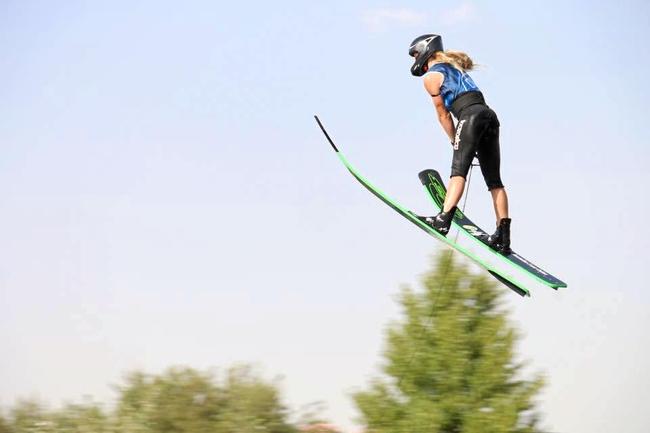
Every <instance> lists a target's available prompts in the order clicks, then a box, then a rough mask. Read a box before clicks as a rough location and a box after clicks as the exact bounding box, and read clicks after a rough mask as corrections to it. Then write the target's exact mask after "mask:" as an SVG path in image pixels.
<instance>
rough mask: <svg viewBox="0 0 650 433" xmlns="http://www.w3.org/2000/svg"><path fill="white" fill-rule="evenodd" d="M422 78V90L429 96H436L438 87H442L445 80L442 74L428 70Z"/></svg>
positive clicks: (438, 91)
mask: <svg viewBox="0 0 650 433" xmlns="http://www.w3.org/2000/svg"><path fill="white" fill-rule="evenodd" d="M422 78H423V82H424V88H425V89H426V90H427V92H428V93H429V94H430V95H431V96H434V95H438V94H439V93H440V86H442V83H443V81H444V80H445V75H444V74H443V73H442V72H440V71H434V70H431V69H429V71H428V72H427V73H426V74H425V75H424V77H422Z"/></svg>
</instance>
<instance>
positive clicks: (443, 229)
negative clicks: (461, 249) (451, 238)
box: [426, 206, 456, 236]
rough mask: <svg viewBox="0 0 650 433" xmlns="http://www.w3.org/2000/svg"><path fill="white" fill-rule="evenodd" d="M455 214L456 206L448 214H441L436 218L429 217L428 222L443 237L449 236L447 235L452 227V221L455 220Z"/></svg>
mask: <svg viewBox="0 0 650 433" xmlns="http://www.w3.org/2000/svg"><path fill="white" fill-rule="evenodd" d="M455 212H456V206H454V207H452V208H451V209H449V211H448V212H440V213H439V214H438V215H436V216H434V217H427V218H426V222H427V224H429V225H430V226H431V227H433V228H434V229H436V231H437V232H438V233H440V234H441V235H443V236H447V233H449V227H451V220H452V219H453V218H454V213H455Z"/></svg>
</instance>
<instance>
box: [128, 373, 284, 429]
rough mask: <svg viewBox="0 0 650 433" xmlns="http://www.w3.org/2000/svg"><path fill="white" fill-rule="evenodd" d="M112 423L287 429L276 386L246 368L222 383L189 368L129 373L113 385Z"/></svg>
mask: <svg viewBox="0 0 650 433" xmlns="http://www.w3.org/2000/svg"><path fill="white" fill-rule="evenodd" d="M119 391H120V398H119V402H118V406H117V411H116V427H117V430H118V431H120V432H123V433H172V432H174V433H249V432H250V433H253V432H256V433H257V432H262V433H293V432H294V428H293V427H292V426H291V425H290V424H289V423H288V422H287V421H286V418H287V413H286V410H285V408H284V407H283V406H282V405H281V403H280V398H279V392H278V390H277V388H276V387H275V386H274V385H272V384H268V383H266V382H264V381H262V380H260V379H259V378H257V377H255V376H254V375H253V374H252V372H251V370H250V368H248V367H238V368H233V369H231V370H229V371H228V372H227V374H226V377H225V379H224V380H223V383H221V384H220V383H217V381H216V380H215V379H214V378H213V377H212V375H210V374H205V373H200V372H197V371H196V370H193V369H189V368H186V369H170V370H168V371H167V372H165V373H164V374H162V375H159V376H148V375H145V374H143V373H139V372H136V373H132V374H131V375H129V376H128V377H127V379H126V384H125V385H123V386H121V387H120V388H119Z"/></svg>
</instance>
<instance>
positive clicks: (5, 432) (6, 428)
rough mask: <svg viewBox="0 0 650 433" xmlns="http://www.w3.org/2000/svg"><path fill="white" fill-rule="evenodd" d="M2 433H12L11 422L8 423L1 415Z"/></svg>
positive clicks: (0, 428) (0, 430)
mask: <svg viewBox="0 0 650 433" xmlns="http://www.w3.org/2000/svg"><path fill="white" fill-rule="evenodd" d="M0 433H11V429H10V428H9V421H7V420H6V419H5V418H4V417H3V416H2V415H0Z"/></svg>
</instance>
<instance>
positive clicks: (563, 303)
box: [0, 1, 650, 433]
mask: <svg viewBox="0 0 650 433" xmlns="http://www.w3.org/2000/svg"><path fill="white" fill-rule="evenodd" d="M649 18H650V5H649V4H648V3H646V2H641V1H619V2H587V1H569V2H559V1H545V2H541V1H532V2H525V3H522V2H514V1H503V2H487V1H467V2H457V3H448V2H417V1H412V2H403V3H401V4H400V5H399V6H395V5H392V4H389V3H381V2H367V1H365V2H342V1H330V2H320V3H314V2H297V1H296V2H288V1H287V2H259V3H256V2H253V3H251V2H247V3H228V4H223V3H220V2H208V1H204V2H199V1H192V2H183V4H182V5H181V4H180V3H175V2H153V1H141V2H126V1H113V2H109V3H106V4H100V3H98V2H91V1H68V2H58V3H53V2H45V1H40V2H39V1H25V2H18V1H4V2H2V3H1V4H0V98H1V99H2V101H3V104H1V105H0V223H1V224H0V244H1V245H2V246H3V247H2V248H0V347H2V348H3V352H4V353H7V354H9V356H2V357H0V404H2V405H5V406H7V405H10V404H12V402H14V401H15V399H16V398H18V397H21V396H32V395H34V396H40V397H41V398H42V399H44V400H46V401H49V402H52V403H53V404H54V403H58V402H61V401H64V400H73V399H77V398H78V397H80V396H81V395H82V394H85V393H88V394H91V395H94V396H96V397H97V398H98V399H99V400H102V401H108V400H109V399H110V398H111V396H113V394H112V391H111V390H110V387H109V386H108V384H110V383H116V382H118V381H119V379H120V377H121V375H122V374H123V373H124V372H125V371H127V370H130V369H133V368H142V369H145V370H148V371H154V372H155V371H160V370H161V369H163V368H165V367H167V366H169V365H173V364H189V365H191V366H194V367H197V368H208V367H212V366H217V367H225V366H227V365H229V364H231V363H233V362H256V363H259V365H260V369H261V370H262V371H264V372H265V374H267V375H268V376H273V375H276V374H277V375H283V376H284V377H285V379H284V382H283V388H284V391H285V395H286V398H287V402H288V403H289V404H290V405H291V406H292V407H294V408H297V407H299V406H300V405H303V404H307V403H309V402H312V401H314V400H324V401H325V402H326V403H327V405H328V410H327V412H326V415H327V416H328V417H330V418H331V419H332V420H333V421H334V422H335V423H337V424H339V425H341V426H344V427H346V428H350V429H352V428H354V423H353V417H354V416H355V412H354V409H353V405H352V403H351V401H350V399H349V398H348V394H349V392H350V391H353V390H355V389H359V388H361V387H363V386H364V385H365V384H366V383H368V380H369V378H371V377H373V376H374V375H376V374H377V372H378V367H379V365H380V362H381V358H380V354H381V348H382V344H383V343H382V342H383V329H384V327H385V325H386V324H387V323H389V322H390V321H391V320H394V319H395V318H397V317H398V309H397V306H396V305H395V302H394V295H395V293H397V291H398V289H399V287H400V285H402V284H409V285H413V286H417V284H418V278H419V275H420V274H421V273H422V272H424V271H425V270H426V269H427V266H428V263H429V258H430V256H431V254H433V253H435V252H437V251H439V250H440V248H442V247H441V245H439V244H437V243H435V242H433V241H432V239H430V238H428V237H426V236H424V235H423V234H422V233H421V232H420V231H419V230H415V229H414V228H413V227H411V226H410V225H409V224H407V223H406V222H404V221H402V220H401V219H400V217H398V216H397V215H396V214H394V213H393V212H392V211H391V210H390V209H388V208H386V207H384V206H383V205H381V203H379V202H378V201H377V200H376V199H375V198H374V197H372V196H371V195H369V194H368V193H367V192H366V191H365V190H363V189H362V188H361V187H360V186H359V185H356V184H355V182H354V180H353V179H352V178H351V177H349V175H348V174H347V173H346V172H345V170H344V169H343V167H342V166H341V165H340V163H339V162H338V161H337V159H336V157H335V156H334V154H333V153H332V151H331V149H330V148H329V146H328V145H327V144H326V142H325V141H324V140H323V137H322V136H321V134H320V131H319V130H318V129H317V127H316V125H315V123H314V122H313V119H312V115H313V114H319V115H320V116H321V118H322V120H323V121H324V123H325V125H326V126H327V127H328V128H329V130H330V132H331V134H332V135H333V137H334V139H335V140H336V141H337V143H338V144H339V146H340V148H341V150H342V151H343V152H344V153H345V154H346V156H347V157H348V159H350V161H352V162H353V163H354V164H355V165H356V166H357V168H358V169H359V170H360V171H361V172H362V173H363V174H365V175H366V176H367V177H368V178H370V179H371V180H373V181H374V182H375V183H376V184H377V185H379V186H381V187H382V189H383V190H384V191H385V192H387V193H388V194H389V195H391V196H394V197H396V198H399V200H400V202H403V203H404V204H405V205H407V206H409V207H411V208H413V209H414V210H416V211H418V212H421V213H426V212H431V211H432V210H431V209H430V205H429V204H428V200H427V198H426V197H425V196H424V194H423V193H422V190H421V186H420V184H419V182H418V179H417V177H416V175H417V173H418V172H419V171H420V170H422V169H424V168H437V169H439V170H441V172H442V173H443V176H446V175H447V174H448V173H449V164H450V157H451V155H450V149H449V145H448V143H447V140H446V139H445V136H444V134H442V132H441V131H440V129H439V127H438V125H437V124H436V120H435V116H434V111H433V108H432V106H431V104H430V101H429V98H427V97H426V94H425V93H424V91H423V90H422V84H421V82H420V80H418V79H416V78H413V77H411V76H410V74H409V68H410V58H409V57H408V56H407V49H408V44H409V42H410V41H411V40H412V39H413V38H414V37H415V36H417V35H419V34H422V33H429V32H437V33H440V34H442V35H443V40H444V42H445V45H446V47H448V48H452V49H461V50H464V51H467V52H468V53H469V54H470V55H471V56H472V57H473V58H474V59H475V61H476V62H477V63H479V64H481V67H480V68H479V69H478V70H477V71H475V72H474V73H473V74H472V75H473V77H474V79H475V80H476V81H477V83H478V85H479V86H480V87H481V89H482V90H483V91H484V93H485V95H486V98H487V100H488V103H489V104H490V106H492V107H493V108H494V109H495V111H496V112H497V113H498V115H499V117H500V120H501V124H502V131H501V133H502V159H503V169H502V174H503V178H504V182H505V183H506V186H507V187H508V190H509V193H510V199H511V213H512V216H513V221H514V222H513V224H514V226H513V236H514V246H515V247H516V248H517V249H518V250H519V251H521V252H522V253H523V254H524V255H525V256H527V257H529V258H531V259H533V260H534V261H536V262H538V263H539V264H540V265H542V266H544V267H546V268H548V269H550V270H552V271H553V272H554V273H556V274H557V275H559V276H561V277H562V278H563V279H565V280H566V281H567V282H568V283H569V289H567V290H565V291H562V292H559V293H555V292H552V291H550V290H545V289H544V288H543V287H534V290H533V297H532V298H530V299H524V300H522V299H520V298H519V297H516V296H515V295H512V296H511V297H510V298H509V304H510V308H511V310H512V314H513V320H514V321H515V323H516V324H517V326H518V327H520V328H521V330H522V332H523V334H524V339H523V340H522V342H521V345H520V352H521V356H522V357H523V358H526V359H529V360H530V361H531V370H533V371H543V372H545V373H546V374H547V375H548V378H549V385H548V387H547V388H546V390H545V393H544V395H543V400H542V408H543V410H544V415H545V422H546V424H547V425H548V427H549V428H551V429H553V430H554V431H572V432H590V433H592V432H611V431H613V430H615V429H616V430H624V431H626V432H642V431H645V429H644V427H646V426H647V425H648V422H649V421H650V419H649V418H648V415H647V411H645V410H643V409H644V406H643V403H644V402H647V401H648V399H650V392H649V391H648V390H649V389H650V377H649V375H648V374H647V372H646V371H645V366H647V365H648V363H649V362H650V350H649V349H648V346H649V345H648V337H647V335H645V332H644V331H643V330H645V329H648V327H649V325H650V315H649V313H648V307H649V306H650V295H649V294H648V288H649V287H648V283H647V265H648V259H647V250H648V247H649V246H650V245H649V244H650V236H649V235H648V232H647V230H646V229H645V222H646V221H647V220H648V217H650V209H649V204H648V193H647V189H646V185H647V184H648V182H649V181H650V176H649V175H648V173H647V170H646V164H647V160H648V159H649V158H648V157H649V156H650V152H649V151H648V147H647V145H648V141H649V140H648V138H649V136H650V134H649V133H648V130H647V128H648V124H649V122H648V120H649V119H648V111H647V108H646V107H647V101H648V98H649V97H650V90H649V89H648V86H647V75H648V73H649V72H650V64H649V61H650V56H649V54H648V50H647V49H646V47H645V42H646V41H647V40H648V39H649V36H650V35H649V31H648V26H647V23H648V22H649ZM467 206H468V207H467V211H468V213H469V214H470V215H472V218H473V219H474V220H476V221H477V222H479V223H480V224H481V225H482V226H484V227H489V226H490V225H491V224H492V218H493V217H492V215H491V212H492V211H491V205H490V202H489V197H488V194H487V193H486V192H485V188H484V186H483V185H482V182H481V180H480V177H479V176H476V177H475V178H474V181H473V184H472V189H471V192H470V198H469V201H468V205H467Z"/></svg>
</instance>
